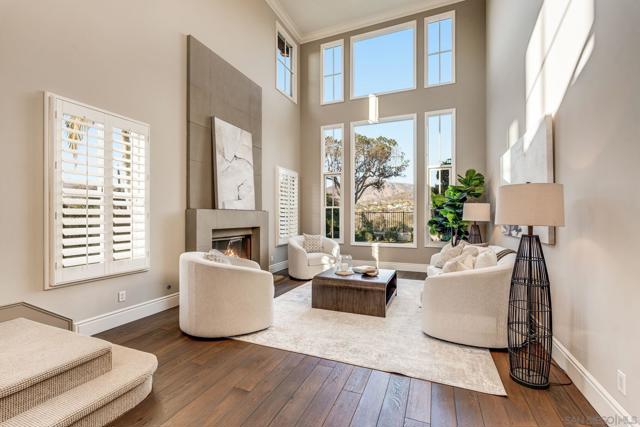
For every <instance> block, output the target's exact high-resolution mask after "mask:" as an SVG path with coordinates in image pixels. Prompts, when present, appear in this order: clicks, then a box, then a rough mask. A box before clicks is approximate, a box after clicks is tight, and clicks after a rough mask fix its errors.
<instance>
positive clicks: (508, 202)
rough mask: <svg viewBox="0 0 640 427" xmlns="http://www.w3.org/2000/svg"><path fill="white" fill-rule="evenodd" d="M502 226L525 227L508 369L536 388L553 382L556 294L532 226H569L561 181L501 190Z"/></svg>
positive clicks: (512, 300)
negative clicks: (554, 301) (565, 214)
mask: <svg viewBox="0 0 640 427" xmlns="http://www.w3.org/2000/svg"><path fill="white" fill-rule="evenodd" d="M496 199H497V200H496V201H497V206H496V219H495V223H496V224H497V225H526V226H527V234H523V235H522V237H521V238H520V246H519V247H518V254H517V255H516V261H515V265H514V267H513V274H512V276H511V289H510V291H509V312H508V318H507V327H508V335H507V336H508V345H509V371H510V372H509V373H510V375H511V378H513V380H515V381H516V382H517V383H520V384H522V385H525V386H528V387H532V388H547V387H548V386H549V371H550V370H551V345H552V337H553V329H552V323H551V320H552V319H551V292H550V288H549V275H548V273H547V265H546V263H545V261H544V254H543V253H542V246H541V245H540V238H539V237H538V236H537V235H535V234H533V226H553V227H558V226H563V225H564V201H563V200H564V194H563V187H562V185H560V184H515V185H504V186H502V187H500V188H498V195H497V198H496Z"/></svg>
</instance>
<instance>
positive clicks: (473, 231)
mask: <svg viewBox="0 0 640 427" xmlns="http://www.w3.org/2000/svg"><path fill="white" fill-rule="evenodd" d="M469 243H471V244H472V245H477V244H480V243H482V234H481V233H480V226H478V224H477V223H476V222H475V221H474V223H473V224H471V226H470V227H469Z"/></svg>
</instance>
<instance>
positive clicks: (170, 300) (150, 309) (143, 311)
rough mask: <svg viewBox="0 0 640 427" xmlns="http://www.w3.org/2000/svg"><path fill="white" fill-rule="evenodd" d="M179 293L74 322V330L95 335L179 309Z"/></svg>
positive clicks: (82, 333) (81, 333)
mask: <svg viewBox="0 0 640 427" xmlns="http://www.w3.org/2000/svg"><path fill="white" fill-rule="evenodd" d="M178 295H179V294H178V292H175V293H173V294H169V295H165V296H162V297H159V298H154V299H152V300H149V301H144V302H141V303H139V304H134V305H130V306H129V307H125V308H121V309H119V310H114V311H111V312H109V313H104V314H100V315H98V316H95V317H91V318H89V319H84V320H79V321H77V322H73V329H74V330H75V331H76V332H77V333H79V334H80V335H95V334H98V333H100V332H102V331H106V330H109V329H112V328H115V327H117V326H120V325H124V324H125V323H130V322H133V321H134V320H138V319H142V318H143V317H147V316H151V315H152V314H156V313H160V312H161V311H165V310H168V309H170V308H173V307H177V306H178V304H179V298H178Z"/></svg>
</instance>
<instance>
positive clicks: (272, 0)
mask: <svg viewBox="0 0 640 427" xmlns="http://www.w3.org/2000/svg"><path fill="white" fill-rule="evenodd" d="M264 1H265V2H266V3H267V5H269V7H270V8H271V9H272V10H273V12H274V13H275V14H276V16H277V17H278V19H280V20H281V21H282V22H283V23H284V25H285V26H286V27H287V28H289V29H290V30H291V34H293V36H294V37H295V40H296V42H303V40H302V35H301V34H300V30H298V27H297V26H296V24H295V22H293V19H291V16H289V14H288V13H287V11H286V10H284V7H282V5H281V4H280V1H279V0H264Z"/></svg>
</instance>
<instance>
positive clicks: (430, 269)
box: [427, 264, 442, 277]
mask: <svg viewBox="0 0 640 427" xmlns="http://www.w3.org/2000/svg"><path fill="white" fill-rule="evenodd" d="M438 274H442V269H441V268H438V267H436V266H435V265H433V264H429V265H428V266H427V277H434V276H437V275H438Z"/></svg>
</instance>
